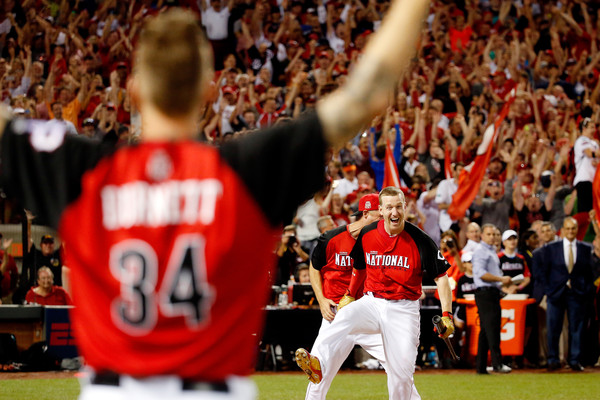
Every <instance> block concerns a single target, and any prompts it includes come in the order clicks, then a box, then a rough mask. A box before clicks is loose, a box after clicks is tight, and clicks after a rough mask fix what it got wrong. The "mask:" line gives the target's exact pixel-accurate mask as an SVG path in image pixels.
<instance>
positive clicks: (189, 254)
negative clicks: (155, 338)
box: [110, 234, 215, 336]
mask: <svg viewBox="0 0 600 400" xmlns="http://www.w3.org/2000/svg"><path fill="white" fill-rule="evenodd" d="M205 242H206V241H205V239H204V237H203V236H202V235H199V234H188V235H180V236H179V237H178V238H177V239H176V241H175V244H174V245H173V248H172V250H171V255H170V257H169V261H168V264H167V268H166V271H165V275H164V278H163V279H162V283H161V285H160V288H157V282H158V273H159V268H158V257H157V255H156V252H155V251H154V249H153V248H152V246H150V244H148V243H147V242H145V241H143V240H138V239H128V240H124V241H122V242H120V243H118V244H116V245H114V246H113V247H112V248H111V251H110V271H111V273H112V275H113V276H114V277H115V278H116V279H117V280H118V281H119V282H120V284H121V291H120V296H119V297H117V298H116V299H114V300H113V302H112V305H111V315H112V320H113V322H114V323H115V325H116V326H117V327H119V329H121V330H122V331H124V332H126V333H128V334H130V335H134V336H140V335H145V334H147V333H148V332H150V331H152V330H153V328H154V327H155V325H156V322H157V321H158V317H159V312H160V314H162V315H163V316H165V317H184V318H185V321H186V324H187V326H188V327H189V328H190V329H199V328H201V327H202V326H203V325H205V324H206V322H207V321H208V319H209V317H210V307H211V305H212V303H213V299H214V294H215V293H214V289H213V287H212V286H211V285H209V284H208V282H207V279H206V260H205V255H204V248H205Z"/></svg>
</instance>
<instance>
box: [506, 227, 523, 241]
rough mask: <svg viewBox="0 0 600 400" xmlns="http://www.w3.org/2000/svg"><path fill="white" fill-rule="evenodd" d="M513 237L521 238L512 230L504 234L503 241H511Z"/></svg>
mask: <svg viewBox="0 0 600 400" xmlns="http://www.w3.org/2000/svg"><path fill="white" fill-rule="evenodd" d="M513 236H514V237H516V238H518V237H519V235H517V232H515V231H513V230H512V229H508V230H505V231H504V233H503V234H502V241H503V242H504V241H505V240H507V239H510V238H511V237H513Z"/></svg>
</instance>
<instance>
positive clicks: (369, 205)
mask: <svg viewBox="0 0 600 400" xmlns="http://www.w3.org/2000/svg"><path fill="white" fill-rule="evenodd" d="M376 210H379V195H378V194H377V193H371V194H365V195H364V196H363V197H361V198H360V200H359V201H358V211H357V212H355V213H354V214H352V215H353V216H354V217H357V216H359V215H360V214H362V212H363V211H376Z"/></svg>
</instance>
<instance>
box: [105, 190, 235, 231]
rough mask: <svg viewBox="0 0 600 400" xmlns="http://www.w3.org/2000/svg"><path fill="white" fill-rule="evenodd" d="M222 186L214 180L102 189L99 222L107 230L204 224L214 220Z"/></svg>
mask: <svg viewBox="0 0 600 400" xmlns="http://www.w3.org/2000/svg"><path fill="white" fill-rule="evenodd" d="M222 194H223V185H222V183H221V182H220V181H219V180H217V179H203V180H198V179H187V180H183V181H178V180H170V181H165V182H160V183H155V184H152V183H148V182H144V181H135V182H128V183H125V184H123V185H120V186H117V185H108V186H105V187H104V188H103V189H102V192H101V198H102V223H103V225H104V228H106V229H107V230H116V229H128V228H131V227H133V226H147V227H159V226H167V225H176V224H196V223H201V224H204V225H208V224H210V223H212V222H213V220H214V219H215V208H216V204H217V200H218V199H219V197H221V195H222Z"/></svg>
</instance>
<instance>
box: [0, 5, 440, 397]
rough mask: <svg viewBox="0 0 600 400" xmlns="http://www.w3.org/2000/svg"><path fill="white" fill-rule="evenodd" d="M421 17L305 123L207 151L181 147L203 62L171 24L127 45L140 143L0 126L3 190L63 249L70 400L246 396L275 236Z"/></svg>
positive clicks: (394, 30)
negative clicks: (80, 383)
mask: <svg viewBox="0 0 600 400" xmlns="http://www.w3.org/2000/svg"><path fill="white" fill-rule="evenodd" d="M428 6H429V2H428V1H426V0H418V1H397V2H395V3H394V5H393V6H392V8H391V9H390V11H389V12H388V16H387V17H386V22H384V24H383V25H382V26H381V28H380V29H379V32H378V33H377V34H376V35H375V36H374V37H373V39H372V40H371V42H370V44H369V46H368V47H367V48H366V49H365V53H364V57H363V59H364V61H361V62H359V63H358V64H357V65H356V67H355V69H354V70H353V73H352V76H351V77H349V79H348V83H347V86H345V87H343V88H341V89H340V90H338V91H336V92H334V93H332V94H331V95H330V96H329V97H328V98H326V99H324V100H323V101H322V102H320V103H319V104H318V105H317V111H316V113H310V114H309V115H307V116H306V117H304V118H302V119H300V120H297V121H294V122H291V123H289V124H280V125H276V126H275V127H273V128H272V129H269V130H266V131H264V132H260V133H254V134H252V135H248V136H246V137H245V138H243V139H240V140H236V141H229V142H228V143H227V144H224V145H223V146H222V147H221V148H220V149H216V148H212V147H207V146H204V145H202V144H199V143H196V142H194V141H193V140H192V139H193V138H194V137H195V136H196V121H198V119H199V118H198V117H199V113H200V110H201V105H202V103H203V102H204V97H205V94H206V93H207V87H208V82H209V81H210V79H211V76H212V71H211V68H210V65H211V62H212V58H211V55H210V52H209V46H208V44H207V42H206V40H205V38H204V37H203V35H202V33H201V31H200V28H199V25H198V21H197V20H196V19H195V18H194V16H193V15H192V14H191V13H187V12H185V11H182V10H180V9H171V10H170V11H167V12H165V13H162V14H160V15H159V16H157V17H155V18H152V19H151V20H150V22H149V23H148V24H146V26H145V27H144V30H143V31H142V32H141V34H140V37H139V40H138V47H137V48H136V56H135V57H134V68H133V74H132V80H131V82H130V83H129V93H130V96H131V102H132V104H133V105H134V106H135V108H136V109H137V110H139V112H140V114H141V122H142V133H141V136H140V139H141V143H140V144H138V145H136V146H131V147H123V148H120V149H118V150H116V151H113V152H107V151H105V150H104V147H103V146H102V145H100V144H98V143H96V142H93V141H91V140H88V139H87V138H84V137H78V136H74V135H66V134H65V132H64V129H62V128H60V127H59V126H58V125H49V124H47V123H45V122H41V121H23V120H13V121H10V120H8V119H9V118H8V117H6V116H4V117H3V118H2V124H1V126H0V132H3V136H2V143H1V146H2V148H1V149H0V155H1V162H2V178H3V184H4V188H5V190H6V191H7V192H8V193H11V194H12V195H15V196H16V197H18V198H19V199H20V200H21V202H22V204H23V205H24V206H25V207H26V208H28V209H30V210H32V211H33V212H34V213H35V214H36V215H38V217H39V218H40V220H45V221H46V222H47V223H48V224H49V225H51V226H53V227H57V228H59V233H60V235H61V237H62V238H63V240H64V241H65V242H66V243H68V244H69V252H68V253H67V259H66V264H67V265H69V266H70V267H71V269H72V281H73V284H72V286H73V302H74V304H75V305H76V308H75V310H74V312H73V313H72V321H73V324H74V327H75V329H76V335H77V342H78V345H79V350H80V352H81V354H82V355H83V356H84V358H85V360H86V362H87V364H88V366H89V367H90V368H91V369H92V373H91V374H90V384H89V385H86V386H84V387H83V389H82V391H81V395H80V398H81V399H85V400H87V399H93V400H95V399H100V398H111V399H116V400H120V399H130V398H134V397H135V398H140V397H143V398H146V399H164V398H169V399H177V398H183V397H185V398H189V396H190V393H189V391H205V392H206V391H208V392H209V393H208V394H206V395H200V396H202V397H203V398H217V397H218V398H222V399H250V398H254V397H255V388H254V385H253V383H252V382H251V380H249V379H248V378H247V375H248V374H249V373H250V372H251V371H252V367H253V365H254V355H255V353H256V347H257V338H258V337H260V331H261V321H262V318H261V312H260V309H261V307H262V306H263V305H264V304H265V303H266V300H267V293H268V290H267V289H268V280H267V279H266V278H267V275H268V272H269V271H271V270H272V266H271V252H272V249H273V246H274V243H273V237H274V234H275V232H277V231H278V230H279V229H280V227H281V225H282V224H283V223H284V221H289V220H290V219H291V216H292V214H293V212H294V211H295V210H296V208H297V207H298V206H299V204H300V203H301V202H302V201H303V200H305V199H306V198H308V197H310V196H311V195H312V194H313V193H315V192H316V191H317V190H318V189H320V187H321V186H322V183H323V165H322V164H323V159H324V155H325V150H326V147H327V146H329V145H341V144H342V143H343V142H344V141H346V140H348V139H350V138H351V137H352V136H354V135H355V134H356V132H357V131H358V130H359V129H360V128H361V127H362V126H365V125H366V124H367V123H368V122H369V121H370V120H371V118H372V117H373V116H374V115H375V114H376V113H378V112H380V111H381V108H382V107H384V105H385V104H384V102H385V99H387V98H388V92H389V90H390V88H392V87H394V85H395V83H396V82H397V79H398V77H399V76H400V74H401V72H402V70H403V69H404V67H405V66H406V64H407V63H408V61H409V60H410V57H411V56H412V53H413V52H414V43H415V42H416V38H417V35H418V32H419V26H420V23H421V21H422V19H423V17H424V15H425V13H426V11H427V10H428ZM273 182H276V183H277V184H276V185H273ZM92 240H93V241H94V245H93V246H92V245H91V241H92ZM250 252H251V255H250V256H248V254H249V253H250ZM232 277H235V278H232ZM248 287H252V288H254V289H255V293H252V294H251V295H249V293H248V292H247V290H245V289H247V288H248ZM256 333H259V334H258V335H253V334H256Z"/></svg>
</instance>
